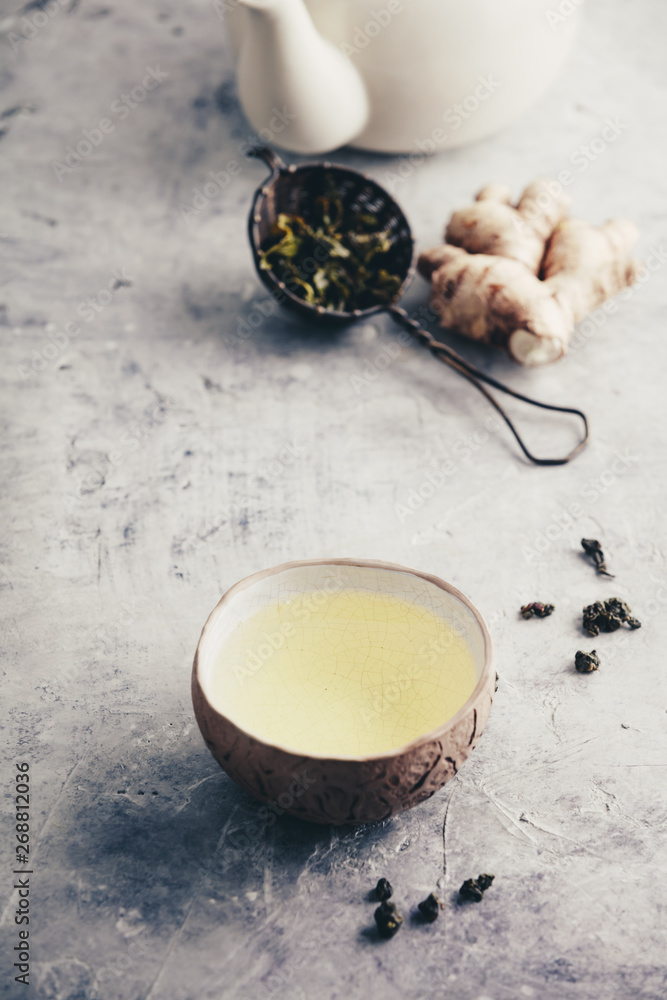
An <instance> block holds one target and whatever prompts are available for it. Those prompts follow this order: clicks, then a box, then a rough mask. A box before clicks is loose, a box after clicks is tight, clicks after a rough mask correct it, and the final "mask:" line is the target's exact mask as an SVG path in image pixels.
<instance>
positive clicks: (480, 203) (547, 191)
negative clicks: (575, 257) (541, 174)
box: [445, 178, 570, 274]
mask: <svg viewBox="0 0 667 1000" xmlns="http://www.w3.org/2000/svg"><path fill="white" fill-rule="evenodd" d="M551 183H552V182H551V181H548V180H546V179H544V178H540V179H539V180H536V181H533V183H532V184H529V185H528V187H527V188H526V190H525V191H524V192H523V194H522V195H521V199H520V201H519V203H518V205H517V206H516V208H513V207H512V206H511V205H510V191H509V188H506V187H505V185H504V184H487V185H486V187H483V188H482V190H481V191H480V192H479V193H478V195H477V198H476V200H475V203H474V204H473V205H468V207H467V208H462V209H459V211H457V212H454V214H453V215H452V217H451V219H450V220H449V223H448V225H447V229H446V230H445V241H446V242H447V243H451V244H452V245H453V246H455V247H462V248H463V249H464V250H468V252H469V253H489V254H495V255H497V256H499V257H509V258H511V259H512V260H518V261H519V262H520V263H521V264H525V265H526V267H528V268H530V270H531V271H532V272H533V274H537V272H538V271H539V269H540V264H541V263H542V258H543V257H544V244H545V243H546V241H547V240H548V238H549V237H550V236H551V234H552V233H553V231H554V229H555V228H556V226H557V225H558V223H559V222H561V221H562V219H564V218H565V216H566V215H567V210H568V208H569V205H570V199H569V197H568V196H567V195H566V194H564V193H563V191H562V188H561V187H560V185H557V186H556V188H551V187H550V185H551ZM558 188H559V189H560V191H557V189H558ZM552 190H554V191H557V193H556V194H551V191H552Z"/></svg>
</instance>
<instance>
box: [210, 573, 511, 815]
mask: <svg viewBox="0 0 667 1000" xmlns="http://www.w3.org/2000/svg"><path fill="white" fill-rule="evenodd" d="M492 659H493V655H492V648H491V640H490V636H489V633H488V630H487V628H486V625H485V623H484V621H483V619H482V617H481V615H480V614H479V612H478V611H477V610H476V608H475V607H474V606H473V605H472V604H471V602H470V601H469V600H468V599H467V598H466V597H465V596H464V595H463V594H461V593H460V592H459V591H458V590H456V588H454V587H452V586H450V585H449V584H447V583H445V582H444V581H443V580H440V579H438V578H437V577H434V576H430V575H428V574H424V573H420V572H418V571H416V570H411V569H407V568H405V567H402V566H396V565H394V564H390V563H380V562H369V561H362V560H352V559H332V560H327V561H309V562H295V563H286V564H283V565H282V566H277V567H274V568H273V569H269V570H265V571H263V572H261V573H256V574H254V575H253V576H250V577H248V578H247V579H245V580H242V581H241V582H240V583H238V584H236V585H235V586H234V587H232V588H231V589H230V590H229V591H228V592H227V593H226V594H225V595H224V597H223V598H222V599H221V601H220V602H219V604H218V605H217V607H216V608H215V609H214V610H213V612H212V613H211V615H210V617H209V619H208V621H207V622H206V625H205V626H204V629H203V631H202V634H201V637H200V640H199V644H198V646H197V651H196V654H195V660H194V665H193V671H192V697H193V705H194V710H195V716H196V718H197V722H198V724H199V727H200V729H201V732H202V735H203V737H204V739H205V741H206V744H207V745H208V747H209V749H210V750H211V752H212V753H213V755H214V756H215V758H216V759H217V760H218V762H219V763H220V765H221V766H222V767H223V768H224V770H225V771H226V772H227V773H228V774H229V775H230V777H231V778H233V779H234V781H236V782H237V783H238V784H239V785H241V786H242V787H243V788H245V789H246V790H247V791H248V792H249V793H250V794H251V795H253V796H255V798H257V799H259V800H260V801H261V802H263V803H268V804H273V805H274V806H275V807H276V809H277V810H279V811H284V812H287V813H290V814H291V815H294V816H298V817H300V818H303V819H307V820H310V821H313V822H317V823H336V824H340V823H365V822H372V821H376V820H381V819H385V818H387V817H388V816H391V815H392V814H394V813H397V812H400V811H402V810H404V809H408V808H411V807H412V806H414V805H416V804H417V803H419V802H421V801H423V800H424V799H426V798H428V797H430V796H431V795H433V794H434V793H435V792H436V791H438V789H439V788H441V787H442V786H443V785H444V784H445V782H446V781H448V780H449V779H450V778H451V777H453V775H454V774H456V772H457V770H458V768H459V767H460V766H461V764H462V763H463V762H464V761H465V760H466V759H467V757H468V756H469V755H470V753H471V752H472V750H473V748H474V747H475V744H476V743H477V741H478V739H479V737H480V736H481V734H482V732H483V729H484V726H485V724H486V720H487V718H488V715H489V711H490V708H491V701H492V697H493V691H494V686H495V670H494V668H493V663H492Z"/></svg>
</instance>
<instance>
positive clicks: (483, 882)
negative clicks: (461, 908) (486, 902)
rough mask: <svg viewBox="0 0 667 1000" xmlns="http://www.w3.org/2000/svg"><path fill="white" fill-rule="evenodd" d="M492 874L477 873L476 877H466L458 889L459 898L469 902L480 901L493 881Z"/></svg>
mask: <svg viewBox="0 0 667 1000" xmlns="http://www.w3.org/2000/svg"><path fill="white" fill-rule="evenodd" d="M494 878H495V876H494V875H478V876H477V878H476V879H475V878H468V879H466V880H465V882H464V883H463V885H462V886H461V888H460V889H459V899H462V900H466V901H467V902H469V903H481V901H482V899H483V898H484V893H485V892H486V890H487V889H488V888H489V886H490V885H491V883H492V882H493V880H494Z"/></svg>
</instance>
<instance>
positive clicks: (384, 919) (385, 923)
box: [373, 900, 403, 938]
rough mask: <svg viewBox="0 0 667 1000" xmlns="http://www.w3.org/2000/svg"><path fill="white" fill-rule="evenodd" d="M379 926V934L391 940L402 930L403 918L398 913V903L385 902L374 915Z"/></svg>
mask: <svg viewBox="0 0 667 1000" xmlns="http://www.w3.org/2000/svg"><path fill="white" fill-rule="evenodd" d="M373 916H374V917H375V923H376V924H377V929H378V933H379V935H380V937H381V938H391V937H393V936H394V934H396V932H397V931H399V930H400V929H401V924H402V923H403V917H402V915H401V914H400V913H399V911H398V907H397V906H396V903H389V902H388V901H387V900H384V901H383V902H382V903H380V905H379V906H378V908H377V910H376V911H375V913H374V914H373Z"/></svg>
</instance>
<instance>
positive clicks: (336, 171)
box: [248, 146, 589, 465]
mask: <svg viewBox="0 0 667 1000" xmlns="http://www.w3.org/2000/svg"><path fill="white" fill-rule="evenodd" d="M249 155H251V156H255V157H258V158H260V159H262V160H264V162H265V163H266V164H267V165H268V166H269V167H270V168H271V171H272V172H271V176H270V177H269V178H268V179H267V180H266V181H265V182H264V183H263V184H262V185H261V187H259V188H258V189H257V191H256V192H255V196H254V198H253V202H252V207H251V209H250V217H249V219H248V235H249V237H250V243H251V246H252V252H253V257H254V260H255V266H256V268H257V273H258V275H259V277H260V278H261V280H262V281H263V283H264V284H265V285H266V287H267V288H268V289H269V291H270V292H271V294H272V295H273V296H274V298H276V299H277V300H278V302H280V303H281V304H282V305H285V306H288V307H289V308H291V309H294V310H296V311H297V312H299V313H301V314H302V315H304V316H307V317H308V318H309V319H312V320H317V321H319V322H320V323H330V324H331V323H339V324H340V323H349V322H354V321H356V320H359V319H365V318H366V317H368V316H372V315H373V314H375V313H379V312H384V311H386V312H388V313H390V314H391V315H392V316H393V317H394V319H395V320H396V321H397V322H398V323H399V324H400V325H401V326H403V327H405V328H406V329H407V330H409V331H410V333H412V334H414V336H415V337H418V338H419V339H420V340H421V341H422V342H423V343H425V344H426V346H427V347H428V348H429V350H430V351H431V352H432V353H433V354H434V355H435V357H436V358H437V359H438V361H442V362H443V364H446V365H449V367H450V368H453V369H454V371H457V372H458V373H459V375H463V377H464V378H466V379H467V380H468V381H469V382H472V384H473V385H474V386H475V388H476V389H479V391H480V392H481V393H482V394H483V395H484V396H485V397H486V399H488V401H489V402H490V403H491V405H492V406H494V407H495V409H496V410H497V411H498V413H499V414H500V416H501V417H502V418H503V420H504V421H505V423H506V424H507V426H508V427H509V429H510V430H511V432H512V434H513V435H514V437H515V438H516V440H517V442H518V444H519V447H520V448H521V450H522V451H523V453H524V455H525V456H526V458H528V459H529V460H530V461H531V462H534V463H535V465H565V463H566V462H569V461H571V460H572V459H573V458H574V457H575V455H578V454H579V452H580V451H581V450H582V449H583V448H584V447H585V446H586V444H587V443H588V437H589V432H588V421H587V420H586V416H585V415H584V414H583V413H582V412H581V410H577V409H575V408H573V407H570V406H553V405H552V404H550V403H542V402H540V401H539V400H537V399H531V398H530V397H529V396H524V395H523V394H522V393H520V392H515V391H514V389H510V388H509V387H508V386H506V385H503V383H502V382H499V381H498V380H497V379H495V378H493V377H492V376H491V375H487V374H486V373H485V372H482V371H480V370H479V369H478V368H475V367H474V365H471V364H470V362H468V361H466V360H465V359H464V358H462V357H461V356H460V355H459V354H457V353H456V351H454V350H452V348H451V347H448V346H447V345H446V344H442V343H440V341H438V340H436V339H435V337H433V336H432V335H431V334H430V333H429V332H428V330H425V329H423V328H422V327H421V326H420V325H419V323H417V322H415V320H413V319H411V318H410V317H409V316H408V314H407V313H406V311H405V309H402V308H401V307H400V306H398V305H397V304H396V303H397V301H398V299H399V298H400V296H401V295H402V293H403V292H404V291H405V289H406V287H407V286H408V285H409V283H410V281H411V280H412V278H413V276H414V266H413V263H412V260H413V250H414V240H413V238H412V233H411V231H410V226H409V224H408V221H407V219H406V218H405V215H404V214H403V212H402V211H401V209H400V208H399V206H398V205H397V204H396V202H395V201H394V199H393V198H392V197H391V195H389V194H388V193H387V191H385V190H384V188H383V187H381V186H380V185H379V184H378V183H377V182H376V181H374V180H372V179H371V178H370V177H366V176H365V175H364V174H360V173H359V172H358V171H356V170H350V169H348V168H347V167H342V166H338V165H336V164H332V163H328V162H323V163H303V164H301V165H300V166H289V167H288V166H286V164H284V163H283V162H282V160H281V159H280V157H279V156H277V154H276V153H275V152H274V151H273V150H272V149H270V148H269V147H267V146H263V147H260V148H255V149H253V150H251V151H250V153H249ZM332 183H333V185H334V186H335V189H336V192H337V194H338V195H339V197H340V199H341V201H342V202H343V204H345V205H346V207H347V209H348V210H349V211H350V212H352V213H354V212H365V213H369V212H370V213H372V214H373V215H374V216H376V217H377V220H378V226H379V228H381V229H382V230H383V231H384V232H386V233H388V236H389V241H390V243H391V248H390V249H389V250H388V251H387V258H386V268H387V269H390V270H391V273H392V274H396V275H399V276H400V278H401V279H402V280H401V285H400V288H399V289H398V291H397V292H396V295H395V296H394V298H393V299H392V301H391V302H389V303H382V304H377V305H370V306H365V307H364V308H358V309H352V310H349V311H346V312H337V311H335V310H332V309H325V308H324V307H323V306H315V305H310V304H309V303H307V302H306V301H305V300H304V299H302V298H300V297H299V296H298V295H296V294H295V293H294V292H293V291H291V290H290V289H289V288H288V287H287V286H286V284H285V283H284V282H283V281H281V280H280V279H279V278H278V276H277V275H276V274H275V273H274V272H273V271H272V270H270V269H266V268H264V267H260V263H261V256H260V255H261V253H262V251H264V250H266V249H267V248H268V246H269V245H270V239H271V233H272V226H273V225H274V223H275V221H276V219H277V217H278V215H279V214H280V213H285V214H287V215H299V216H302V217H303V218H304V219H305V220H306V221H309V219H311V218H313V216H314V210H315V204H316V199H318V198H319V197H320V196H322V195H323V194H324V192H325V189H327V190H329V189H330V187H331V184H332ZM360 305H361V303H360ZM482 383H486V385H489V386H492V387H493V388H494V389H498V390H499V391H500V392H504V393H506V394H507V395H508V396H512V397H513V398H514V399H520V400H522V401H523V402H524V403H529V404H530V405H531V406H538V407H540V409H543V410H554V411H556V412H558V413H572V414H574V415H575V416H577V417H580V418H581V420H582V421H583V425H584V432H585V433H584V437H583V438H582V440H581V441H580V442H579V444H578V445H577V446H576V447H575V448H574V449H573V450H572V451H571V452H570V453H569V455H565V456H564V457H563V458H536V457H535V455H533V454H532V453H531V452H530V451H529V450H528V448H527V447H526V445H525V444H524V442H523V440H522V439H521V436H520V435H519V432H518V431H517V429H516V427H515V426H514V424H513V423H512V421H511V420H510V418H509V417H508V415H507V414H506V413H505V411H504V409H503V408H502V406H501V405H500V403H498V402H497V400H496V399H495V398H494V397H493V396H492V395H491V393H490V392H489V391H488V389H486V388H485V386H484V385H482Z"/></svg>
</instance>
